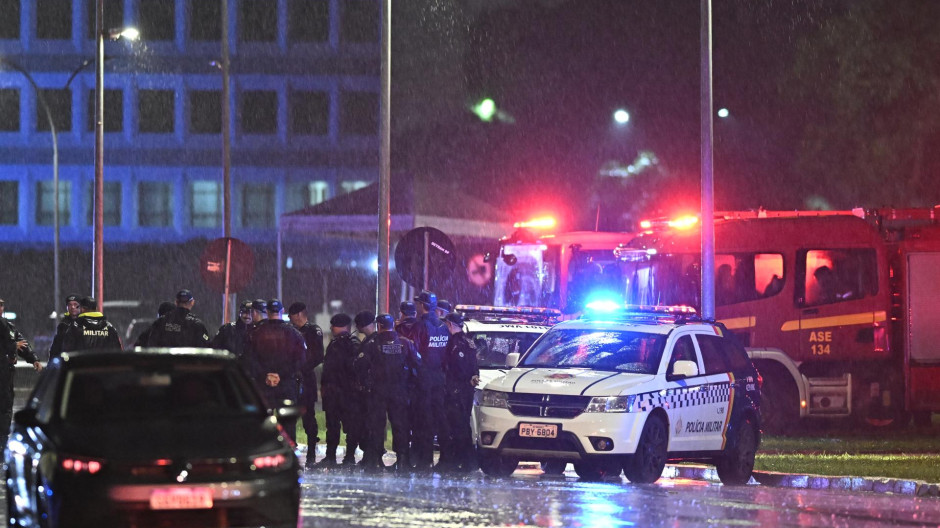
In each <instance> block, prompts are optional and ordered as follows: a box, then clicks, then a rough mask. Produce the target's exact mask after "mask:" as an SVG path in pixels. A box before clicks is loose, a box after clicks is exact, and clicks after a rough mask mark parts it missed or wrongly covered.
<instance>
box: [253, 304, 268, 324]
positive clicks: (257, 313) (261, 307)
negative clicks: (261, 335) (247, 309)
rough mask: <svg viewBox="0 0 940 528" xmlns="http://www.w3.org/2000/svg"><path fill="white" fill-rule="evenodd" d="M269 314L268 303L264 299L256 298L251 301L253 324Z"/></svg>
mask: <svg viewBox="0 0 940 528" xmlns="http://www.w3.org/2000/svg"><path fill="white" fill-rule="evenodd" d="M267 316H268V303H267V302H266V301H265V300H264V299H255V300H254V301H252V303H251V324H252V326H254V325H256V324H258V323H260V322H261V321H263V320H264V319H266V318H267Z"/></svg>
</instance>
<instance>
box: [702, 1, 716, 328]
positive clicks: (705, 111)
mask: <svg viewBox="0 0 940 528" xmlns="http://www.w3.org/2000/svg"><path fill="white" fill-rule="evenodd" d="M701 52H702V88H701V90H702V317H703V318H704V319H714V318H715V185H714V174H713V173H712V169H713V163H712V151H713V147H714V144H713V140H712V132H713V124H712V3H711V0H702V49H701Z"/></svg>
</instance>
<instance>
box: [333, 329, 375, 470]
mask: <svg viewBox="0 0 940 528" xmlns="http://www.w3.org/2000/svg"><path fill="white" fill-rule="evenodd" d="M353 321H355V323H356V329H357V330H358V331H359V332H360V333H361V334H362V335H363V337H362V340H361V342H360V344H359V353H358V354H356V355H355V357H353V358H352V362H351V363H350V365H349V368H350V373H351V381H352V384H351V386H350V389H351V390H350V392H349V394H348V396H347V398H346V399H345V402H346V410H345V411H344V413H345V414H346V417H347V418H346V422H344V423H343V429H345V430H346V458H345V459H344V460H343V464H353V463H355V460H356V459H355V453H356V451H355V449H354V448H356V447H358V448H359V449H361V450H362V453H363V460H362V462H363V463H364V464H367V465H374V464H373V462H374V460H373V459H375V458H376V457H375V454H374V453H372V452H371V450H370V449H369V446H370V442H369V407H368V405H369V400H370V399H371V394H372V371H371V363H370V361H369V357H368V356H366V354H365V353H364V350H365V348H364V347H365V346H366V345H367V344H368V343H371V342H372V340H373V339H375V314H374V313H373V312H371V311H369V310H363V311H361V312H359V313H357V314H356V317H355V318H354V319H353ZM347 424H348V427H347ZM383 438H384V435H383ZM381 457H382V454H381V453H379V454H378V457H377V459H378V460H381Z"/></svg>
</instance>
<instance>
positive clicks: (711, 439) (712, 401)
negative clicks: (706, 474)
mask: <svg viewBox="0 0 940 528" xmlns="http://www.w3.org/2000/svg"><path fill="white" fill-rule="evenodd" d="M713 331H714V333H713V334H705V333H698V334H696V335H695V341H696V344H697V345H698V349H699V353H700V354H701V356H702V363H703V364H704V365H705V371H704V372H705V378H706V379H707V380H708V384H707V385H706V390H705V391H704V395H703V399H704V401H705V402H706V404H705V406H704V407H703V408H704V409H705V414H704V416H703V418H702V420H703V421H704V422H705V426H704V427H705V431H704V434H703V435H702V436H701V440H702V441H701V443H700V444H699V446H700V447H699V449H705V450H719V449H722V448H723V447H724V440H725V431H727V430H728V421H729V420H730V419H731V410H732V408H731V406H732V405H733V404H734V401H733V396H734V393H733V391H732V389H733V385H734V381H735V380H734V376H733V374H732V370H733V369H732V368H731V366H730V361H729V360H728V358H727V357H726V354H725V351H724V347H723V346H722V339H724V338H723V337H722V335H721V334H720V333H719V332H720V331H719V330H718V328H717V327H715V328H714V330H713Z"/></svg>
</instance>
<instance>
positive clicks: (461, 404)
mask: <svg viewBox="0 0 940 528" xmlns="http://www.w3.org/2000/svg"><path fill="white" fill-rule="evenodd" d="M444 323H445V324H446V325H447V330H448V331H449V332H450V339H449V340H448V341H447V352H446V354H445V356H444V374H445V378H446V380H445V382H444V388H445V392H446V395H445V398H444V408H445V410H446V413H447V425H448V429H449V430H450V441H448V442H447V443H446V444H445V443H442V444H441V446H442V447H441V450H442V453H441V460H443V461H444V462H443V464H444V467H443V468H441V469H443V470H449V471H463V472H466V471H471V470H474V469H476V465H475V464H474V458H475V457H474V456H473V431H472V430H471V428H470V411H471V410H472V409H473V392H474V387H476V386H477V385H479V383H480V369H479V368H478V367H477V350H476V346H475V345H474V344H473V340H472V339H470V337H469V336H468V335H467V334H466V333H464V331H463V323H464V321H463V317H462V316H461V315H460V314H459V313H457V312H451V313H449V314H447V316H445V317H444ZM445 445H446V446H447V449H448V452H443V450H444V447H443V446H445Z"/></svg>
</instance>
